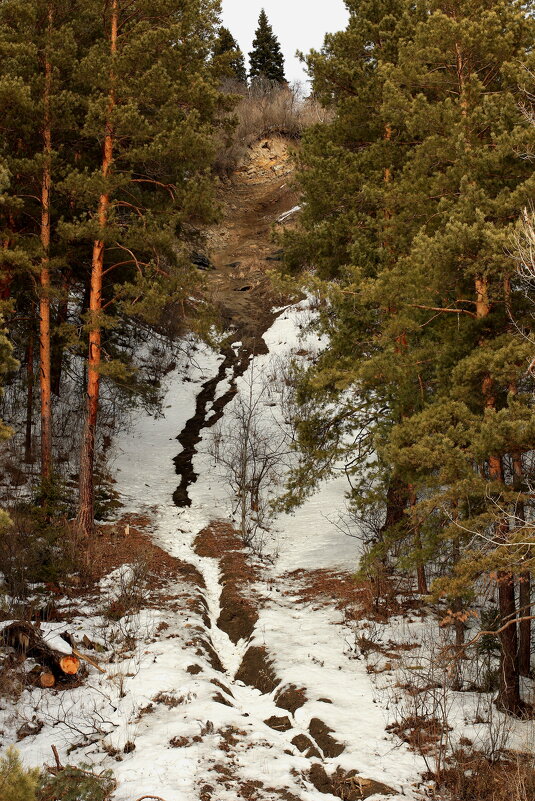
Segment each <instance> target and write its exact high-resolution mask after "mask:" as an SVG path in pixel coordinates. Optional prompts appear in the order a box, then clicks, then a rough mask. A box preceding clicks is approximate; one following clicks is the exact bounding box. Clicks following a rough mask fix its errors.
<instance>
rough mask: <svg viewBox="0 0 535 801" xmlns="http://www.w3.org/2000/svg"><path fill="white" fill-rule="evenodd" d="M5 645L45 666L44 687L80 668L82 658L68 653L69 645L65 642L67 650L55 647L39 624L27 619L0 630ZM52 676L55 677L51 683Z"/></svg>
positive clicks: (42, 682) (23, 656)
mask: <svg viewBox="0 0 535 801" xmlns="http://www.w3.org/2000/svg"><path fill="white" fill-rule="evenodd" d="M0 636H1V640H2V643H3V644H4V645H9V646H11V647H12V648H14V649H15V651H16V652H17V653H18V654H19V655H20V656H21V657H22V658H23V659H27V658H31V659H35V661H36V662H37V663H38V664H39V665H41V667H43V668H45V670H44V671H43V673H41V675H40V677H39V683H40V684H41V686H42V687H53V686H54V685H55V683H56V682H57V681H65V679H66V678H67V677H69V676H74V675H76V673H78V671H79V669H80V660H79V658H78V657H77V656H76V654H74V653H72V649H71V653H68V649H69V647H70V646H69V645H68V643H66V642H65V651H62V650H58V649H57V648H54V647H53V646H52V645H51V644H50V643H48V642H47V641H46V640H45V639H44V638H43V637H42V635H41V630H40V628H39V626H33V625H32V624H31V623H26V622H25V621H17V622H15V623H10V624H9V625H8V626H6V627H5V628H4V629H2V631H1V632H0ZM50 676H51V677H52V678H53V679H54V682H53V683H51V679H50Z"/></svg>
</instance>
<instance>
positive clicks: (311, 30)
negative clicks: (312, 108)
mask: <svg viewBox="0 0 535 801" xmlns="http://www.w3.org/2000/svg"><path fill="white" fill-rule="evenodd" d="M262 8H263V9H265V12H266V14H267V16H268V19H269V21H270V23H271V25H272V27H273V32H274V33H275V34H276V36H277V37H278V40H279V42H280V43H281V47H282V51H283V53H284V58H285V68H286V78H287V79H288V80H289V81H290V83H292V82H293V81H305V80H306V74H305V73H304V71H303V67H302V65H301V64H300V63H299V61H298V59H297V58H295V51H296V50H301V51H303V52H304V53H307V52H308V51H309V50H311V49H312V48H316V49H319V48H320V47H321V46H322V44H323V39H324V37H325V34H326V33H328V32H329V33H330V32H332V31H340V30H342V29H343V28H345V27H346V23H347V19H348V13H347V9H346V7H345V5H344V2H343V0H223V15H222V19H223V25H225V27H227V28H229V29H230V31H231V33H232V35H233V36H234V38H235V39H237V41H238V44H239V45H240V48H241V50H242V51H243V54H244V56H245V61H246V66H247V69H248V68H249V67H248V54H249V52H250V50H251V46H252V42H253V38H254V32H255V30H256V27H257V24H258V15H259V14H260V9H262Z"/></svg>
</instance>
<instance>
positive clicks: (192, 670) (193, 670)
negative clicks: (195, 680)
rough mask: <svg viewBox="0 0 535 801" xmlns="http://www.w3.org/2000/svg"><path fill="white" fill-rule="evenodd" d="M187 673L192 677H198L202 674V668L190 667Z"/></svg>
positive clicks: (197, 666) (198, 666)
mask: <svg viewBox="0 0 535 801" xmlns="http://www.w3.org/2000/svg"><path fill="white" fill-rule="evenodd" d="M186 672H187V673H189V674H191V675H192V676H196V675H197V674H198V673H202V667H201V666H200V665H188V666H187V668H186Z"/></svg>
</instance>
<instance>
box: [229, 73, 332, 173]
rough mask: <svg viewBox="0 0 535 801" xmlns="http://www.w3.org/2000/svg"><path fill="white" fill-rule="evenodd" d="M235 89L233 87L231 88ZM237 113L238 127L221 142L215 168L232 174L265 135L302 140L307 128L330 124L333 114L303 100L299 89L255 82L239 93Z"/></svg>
mask: <svg viewBox="0 0 535 801" xmlns="http://www.w3.org/2000/svg"><path fill="white" fill-rule="evenodd" d="M230 88H232V87H230ZM240 94H241V98H240V100H239V101H238V103H237V105H236V108H235V109H234V114H235V118H236V123H237V124H236V127H235V128H234V130H233V131H232V133H231V134H229V135H228V137H226V138H223V137H222V140H221V142H220V145H219V148H218V152H217V156H216V161H215V169H216V172H217V173H218V174H220V175H229V174H230V173H231V172H233V171H234V170H235V169H236V168H237V167H238V166H239V165H240V164H241V163H242V161H243V158H244V156H245V154H246V152H247V148H248V147H249V146H250V145H252V144H253V142H256V141H257V140H258V139H260V138H261V137H263V136H269V135H273V134H280V135H281V136H286V137H290V138H294V139H299V138H300V137H301V136H302V134H303V132H304V131H305V129H306V128H309V127H310V126H311V125H314V124H316V123H323V122H327V121H328V120H329V119H330V117H331V112H330V111H329V110H327V109H325V108H323V106H321V105H320V104H319V103H318V102H317V101H316V100H313V99H312V98H306V99H303V98H302V97H301V96H300V92H299V88H298V87H294V88H292V87H288V86H280V84H273V83H271V82H269V81H268V82H266V83H256V84H255V85H254V86H250V87H248V88H247V89H246V91H245V93H240Z"/></svg>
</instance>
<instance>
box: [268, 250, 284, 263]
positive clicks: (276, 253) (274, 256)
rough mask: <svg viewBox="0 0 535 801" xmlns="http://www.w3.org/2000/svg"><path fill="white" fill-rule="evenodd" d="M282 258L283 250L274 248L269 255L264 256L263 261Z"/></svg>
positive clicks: (280, 259)
mask: <svg viewBox="0 0 535 801" xmlns="http://www.w3.org/2000/svg"><path fill="white" fill-rule="evenodd" d="M283 258H284V250H276V251H274V253H271V254H270V255H269V256H266V257H265V259H264V261H282V260H283Z"/></svg>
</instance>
